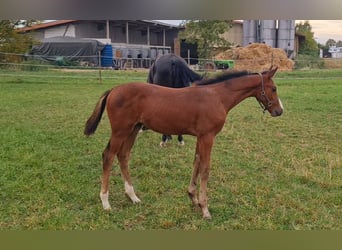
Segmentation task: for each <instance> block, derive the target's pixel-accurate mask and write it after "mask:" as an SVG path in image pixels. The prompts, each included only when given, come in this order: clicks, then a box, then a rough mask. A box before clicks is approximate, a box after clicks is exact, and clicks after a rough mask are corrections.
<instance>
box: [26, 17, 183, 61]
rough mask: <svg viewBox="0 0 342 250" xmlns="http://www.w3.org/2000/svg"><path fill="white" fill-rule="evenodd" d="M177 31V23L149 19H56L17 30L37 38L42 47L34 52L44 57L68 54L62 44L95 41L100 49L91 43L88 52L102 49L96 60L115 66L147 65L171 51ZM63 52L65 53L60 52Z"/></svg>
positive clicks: (83, 43) (95, 55) (76, 44)
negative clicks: (91, 46)
mask: <svg viewBox="0 0 342 250" xmlns="http://www.w3.org/2000/svg"><path fill="white" fill-rule="evenodd" d="M178 31H179V27H178V26H176V25H170V24H164V23H161V22H156V21H148V20H127V21H125V20H95V21H94V20H59V21H53V22H48V23H42V24H38V25H34V26H31V27H25V28H22V29H20V30H19V32H21V33H25V32H30V33H32V34H33V36H34V37H35V38H36V39H37V40H40V41H41V42H42V44H41V46H43V47H42V48H41V49H39V47H37V48H35V50H34V51H33V52H34V53H35V54H39V53H40V54H44V56H46V57H47V56H54V55H57V54H58V53H59V55H58V56H70V53H71V52H70V51H69V52H66V51H60V50H58V48H61V47H62V46H61V44H63V45H66V44H68V45H69V47H71V46H74V47H77V46H78V47H79V48H80V49H82V48H83V47H84V46H85V44H86V43H88V45H89V44H90V43H93V44H94V42H92V41H96V42H97V43H96V44H97V45H94V46H95V47H96V46H98V48H99V49H97V48H94V47H93V49H92V50H91V51H92V53H93V55H91V56H93V58H96V57H99V55H98V53H97V52H98V51H102V52H103V53H102V54H101V60H99V59H98V60H97V62H98V63H99V64H101V65H102V66H108V67H111V66H116V67H118V68H122V67H133V66H139V67H148V66H149V65H150V63H151V60H154V59H155V58H156V56H157V55H159V54H167V53H171V52H172V51H174V48H175V39H176V38H177V37H178ZM47 44H49V45H48V46H47ZM100 44H101V45H102V47H101V45H100ZM64 47H65V46H64ZM178 47H179V46H178ZM63 52H64V53H67V54H65V55H64V54H61V53H63ZM88 53H89V50H88ZM82 55H83V56H86V57H89V56H90V55H88V54H87V55H86V54H82ZM79 56H81V55H79ZM106 57H107V59H109V60H106ZM112 59H113V60H112ZM93 61H94V59H93ZM95 61H96V60H95ZM103 64H105V65H103ZM136 64H138V65H136Z"/></svg>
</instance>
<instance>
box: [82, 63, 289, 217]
mask: <svg viewBox="0 0 342 250" xmlns="http://www.w3.org/2000/svg"><path fill="white" fill-rule="evenodd" d="M276 71H277V68H274V69H272V68H271V69H270V70H268V71H265V72H263V73H247V72H237V73H230V74H223V75H222V76H218V77H216V78H213V79H208V80H202V81H200V82H197V84H194V85H193V86H191V87H189V88H179V89H174V88H164V87H161V86H158V85H152V84H144V83H137V82H135V83H127V84H122V85H120V86H117V87H115V88H113V89H111V90H108V91H106V92H105V93H104V94H103V95H102V96H101V97H100V100H99V101H98V103H97V105H96V107H95V109H94V111H93V113H92V115H91V116H90V117H89V119H88V121H87V122H86V126H85V130H84V134H85V135H91V134H93V133H95V130H96V128H97V126H98V124H99V122H100V120H101V117H102V114H103V111H104V109H105V108H106V107H107V114H108V118H109V121H110V125H111V130H112V134H111V138H110V140H109V142H108V145H107V147H106V148H105V150H104V152H103V155H102V158H103V174H102V185H101V192H100V198H101V201H102V205H103V208H104V209H105V210H109V209H111V206H110V204H109V201H108V196H109V191H108V187H109V176H110V169H111V166H112V163H113V160H114V157H115V156H117V158H118V161H119V164H120V168H121V172H122V175H123V179H124V185H125V192H126V194H127V195H128V196H129V197H130V199H131V200H132V202H133V203H137V202H140V199H139V198H138V197H137V196H136V194H135V192H134V189H133V185H132V182H131V178H130V174H129V169H128V162H129V158H130V153H131V149H132V146H133V144H134V141H135V138H136V136H137V134H138V131H139V130H140V128H141V126H142V125H144V126H146V127H148V128H150V129H152V130H153V131H156V132H159V133H163V134H169V135H178V134H188V135H193V136H196V137H197V144H196V152H195V159H194V166H193V167H194V169H193V174H192V178H191V181H190V185H189V187H188V194H189V196H190V199H191V201H192V203H193V205H194V206H196V207H198V206H199V207H200V208H201V210H202V215H203V217H204V218H208V219H209V218H211V215H210V212H209V210H208V198H207V183H208V177H209V169H210V155H211V149H212V146H213V143H214V138H215V136H216V135H217V133H219V132H220V131H221V129H222V127H223V125H224V123H225V121H226V116H227V114H228V112H229V111H230V110H231V109H232V108H233V107H235V106H236V105H237V104H238V103H240V102H241V101H243V100H244V99H246V98H248V97H255V98H256V99H257V101H258V102H259V103H260V105H261V106H262V107H263V108H264V110H267V111H268V112H269V113H270V114H271V116H273V117H276V116H280V115H281V114H282V113H283V106H282V104H281V101H280V99H279V98H278V95H277V89H276V86H275V84H274V82H273V80H272V77H273V75H274V74H275V72H276ZM198 177H200V187H199V195H198V197H197V194H196V193H197V181H198Z"/></svg>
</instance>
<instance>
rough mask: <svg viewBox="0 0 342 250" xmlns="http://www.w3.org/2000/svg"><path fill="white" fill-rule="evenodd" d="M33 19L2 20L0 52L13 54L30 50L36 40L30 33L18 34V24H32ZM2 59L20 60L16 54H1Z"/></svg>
mask: <svg viewBox="0 0 342 250" xmlns="http://www.w3.org/2000/svg"><path fill="white" fill-rule="evenodd" d="M32 21H33V20H0V52H3V53H12V54H24V53H26V52H28V51H29V50H30V49H31V48H32V45H33V44H34V43H35V42H36V41H35V40H34V39H33V37H32V36H30V35H28V34H18V32H16V28H17V27H18V26H21V27H23V26H27V25H29V24H32ZM0 56H1V57H0V60H1V61H4V60H5V61H11V62H13V61H20V59H19V58H20V57H18V56H16V55H12V56H4V54H2V55H1V54H0Z"/></svg>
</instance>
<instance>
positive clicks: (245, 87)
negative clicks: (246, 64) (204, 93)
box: [219, 76, 260, 113]
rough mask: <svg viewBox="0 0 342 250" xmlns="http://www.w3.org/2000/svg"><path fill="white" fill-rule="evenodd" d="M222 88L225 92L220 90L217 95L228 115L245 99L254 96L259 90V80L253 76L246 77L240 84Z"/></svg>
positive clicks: (234, 83)
mask: <svg viewBox="0 0 342 250" xmlns="http://www.w3.org/2000/svg"><path fill="white" fill-rule="evenodd" d="M223 86H224V89H225V90H224V91H222V90H220V91H219V95H220V96H221V100H222V102H223V103H224V106H225V108H226V110H227V113H228V111H229V110H231V109H232V108H234V107H235V106H236V105H238V104H239V103H240V102H242V101H243V100H245V99H246V98H248V97H252V96H256V93H257V90H258V89H259V88H260V79H258V78H256V77H255V76H246V77H245V78H244V79H243V80H241V81H240V82H232V83H229V84H223Z"/></svg>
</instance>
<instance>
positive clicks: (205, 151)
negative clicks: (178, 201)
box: [198, 135, 214, 219]
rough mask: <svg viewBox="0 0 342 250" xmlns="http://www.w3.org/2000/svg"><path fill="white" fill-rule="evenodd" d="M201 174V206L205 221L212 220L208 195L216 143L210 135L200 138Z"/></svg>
mask: <svg viewBox="0 0 342 250" xmlns="http://www.w3.org/2000/svg"><path fill="white" fill-rule="evenodd" d="M198 140H199V156H200V164H199V174H200V178H201V184H200V193H199V206H200V207H201V209H202V215H203V218H205V219H211V215H210V212H209V209H208V195H207V184H208V179H209V170H210V154H211V149H212V146H213V142H214V136H211V135H208V136H205V137H202V138H199V139H198Z"/></svg>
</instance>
